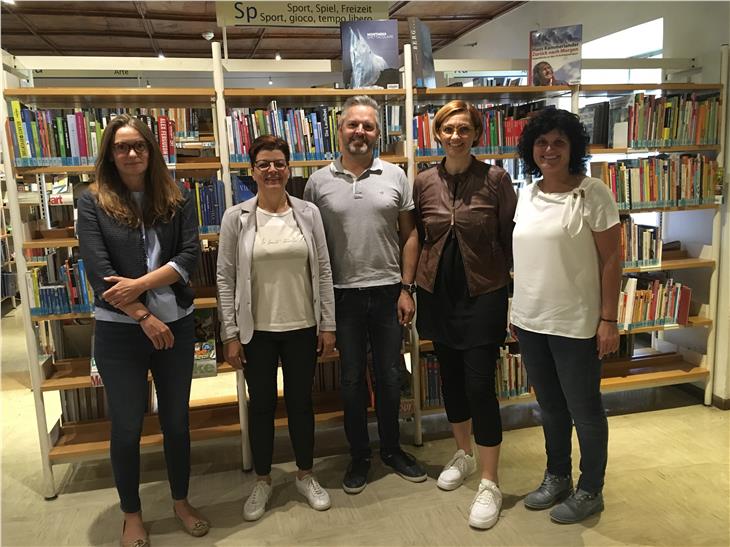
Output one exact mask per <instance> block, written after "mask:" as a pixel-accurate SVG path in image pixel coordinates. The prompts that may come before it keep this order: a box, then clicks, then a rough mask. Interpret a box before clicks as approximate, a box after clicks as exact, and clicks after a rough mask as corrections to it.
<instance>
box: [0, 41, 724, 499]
mask: <svg viewBox="0 0 730 547" xmlns="http://www.w3.org/2000/svg"><path fill="white" fill-rule="evenodd" d="M212 48H213V50H212V51H213V55H212V60H211V59H201V60H199V61H200V62H201V63H203V62H205V63H208V64H209V66H210V71H211V74H212V76H213V78H212V79H213V84H214V85H213V87H208V88H168V89H154V88H152V89H136V88H135V89H116V88H114V89H112V88H81V87H79V88H44V89H40V88H19V87H16V86H8V85H5V86H4V97H3V101H2V103H3V106H2V112H1V115H0V121H2V122H3V123H5V121H6V120H7V119H8V113H7V102H6V101H7V100H9V99H17V100H20V101H21V102H23V103H26V104H31V105H34V106H36V107H38V108H61V107H64V108H85V107H89V106H94V107H103V106H106V107H116V106H125V107H129V106H132V105H139V106H144V107H148V108H153V107H155V106H159V107H173V106H176V107H198V108H211V109H212V110H213V116H212V120H213V126H214V135H215V136H214V139H213V140H212V141H211V140H210V139H200V142H198V143H185V145H184V146H183V148H190V149H200V150H204V149H208V148H211V147H212V148H214V152H215V156H214V157H201V158H199V159H195V160H193V161H181V159H180V158H178V162H177V163H175V164H171V165H170V167H171V169H175V171H176V173H177V172H180V173H181V174H188V173H189V174H193V173H196V172H205V173H207V174H211V173H217V174H218V177H219V178H220V179H222V180H223V183H224V187H225V203H226V206H230V205H231V204H232V203H233V200H232V193H231V170H232V169H234V170H235V169H239V170H246V169H248V168H249V167H250V165H249V163H248V162H245V161H231V158H230V152H231V151H232V150H233V148H232V143H231V142H230V139H229V137H228V134H227V132H226V131H225V130H224V129H223V128H225V126H226V115H227V108H238V107H259V108H265V107H266V106H267V105H268V104H269V103H270V102H271V101H277V103H278V104H279V105H280V106H281V107H292V108H294V107H312V106H319V105H329V106H335V107H336V106H338V105H341V104H342V103H344V101H345V100H346V99H347V98H348V97H349V96H352V95H357V94H362V93H367V94H369V95H371V96H373V97H374V98H375V99H376V100H378V101H379V102H380V103H381V104H385V105H400V106H401V108H402V110H401V117H402V119H404V120H405V127H404V130H403V131H402V132H400V133H399V136H400V138H401V140H404V141H405V144H406V146H405V153H403V154H398V155H392V154H382V155H381V157H383V158H384V159H386V160H388V161H390V162H392V163H396V164H401V165H403V166H404V168H405V169H406V171H407V173H408V177H409V180H410V181H411V183H412V181H413V178H414V177H415V172H416V164H417V163H432V162H436V161H439V160H440V159H441V158H442V156H438V155H427V156H416V155H415V151H414V147H413V144H414V142H415V141H416V136H414V135H413V134H412V125H411V123H410V120H411V119H412V117H413V114H414V111H415V108H414V103H417V104H438V103H443V102H445V101H448V100H451V99H454V98H459V97H464V98H467V99H468V100H471V101H472V102H480V103H501V102H529V101H533V100H541V99H560V98H570V100H571V101H572V103H573V104H574V109H575V110H577V105H578V99H579V97H581V96H584V97H588V96H591V97H609V96H617V95H631V94H633V93H635V92H636V91H637V90H660V91H663V92H705V91H709V92H718V91H722V90H723V89H724V88H723V87H722V86H721V85H720V84H645V85H638V86H637V85H633V84H632V85H600V86H596V85H579V86H555V87H550V88H545V87H527V86H523V87H515V88H504V87H503V88H451V87H450V88H436V89H413V87H412V85H411V66H410V63H411V59H410V47H408V46H407V47H406V51H405V54H404V86H403V89H397V90H367V91H363V90H346V89H322V88H265V89H229V88H226V87H225V85H224V82H223V73H224V70H227V69H228V68H229V66H234V65H230V63H228V64H227V61H223V60H222V59H221V55H220V44H218V43H213V44H212ZM155 61H156V59H131V58H130V59H129V63H130V65H129V68H134V69H137V70H138V69H139V68H140V67H141V66H145V64H149V65H150V69H152V68H153V67H154V63H155ZM57 62H58V67H59V68H63V64H64V58H63V57H59V58H58V61H57ZM291 63H295V61H288V62H287V61H285V62H282V63H277V66H276V67H272V69H271V71H272V72H286V71H287V68H288V65H290V64H291ZM326 64H327V65H328V66H329V70H330V71H333V72H334V71H336V70H333V66H332V64H331V63H326ZM24 66H32V61H31V60H29V59H28V60H25V62H24ZM181 66H182V65H181ZM196 66H199V64H198V65H196ZM183 70H185V69H183ZM722 119H723V121H724V116H723V118H722ZM8 141H9V139H3V155H4V157H6V158H12V157H14V156H13V154H12V150H11V149H10V148H9V146H8V144H7V143H8ZM203 142H205V144H203ZM637 152H638V153H642V154H654V153H673V152H691V153H708V154H718V156H719V157H721V156H722V152H723V148H722V147H721V146H719V145H687V146H679V147H674V146H672V147H654V148H651V147H646V148H628V147H624V148H610V149H609V148H606V147H605V146H601V145H599V146H595V147H592V149H591V153H592V154H594V155H596V156H598V155H603V154H619V155H629V154H634V153H637ZM478 157H479V159H484V160H514V159H515V158H516V154H515V153H514V152H512V151H509V152H503V153H485V154H479V155H478ZM330 161H331V160H328V159H309V160H297V159H295V160H293V161H292V162H291V165H292V167H295V168H299V167H302V168H316V167H321V166H325V165H327V164H329V163H330ZM6 163H10V162H6ZM5 172H6V175H7V180H8V181H9V183H12V184H9V188H8V194H9V203H11V204H12V205H11V207H10V213H11V215H10V216H11V224H12V225H13V226H20V225H22V221H21V215H20V203H19V200H18V195H17V189H16V188H15V184H14V183H15V177H16V176H18V177H20V176H23V177H38V178H40V177H43V176H45V175H57V174H78V175H86V174H90V173H92V172H93V166H90V165H78V166H41V167H17V168H14V167H13V166H10V165H5ZM654 210H655V211H656V212H658V213H660V214H662V215H669V214H674V213H677V212H679V213H681V212H682V211H694V212H698V211H699V212H702V211H704V212H706V213H707V214H709V215H711V216H712V220H711V224H712V227H711V231H712V236H711V239H712V242H713V244H712V245H710V246H709V247H708V248H709V253H708V252H707V250H706V249H705V250H703V251H702V252H697V253H693V256H691V257H688V258H684V259H674V260H666V261H663V262H662V263H661V264H659V265H658V266H655V267H636V268H626V269H625V270H624V273H633V272H639V271H656V270H661V271H673V272H674V271H679V270H681V271H694V272H701V273H703V275H705V276H706V277H708V278H709V279H707V280H706V282H705V283H706V285H707V286H708V287H709V289H710V290H709V296H708V304H707V305H705V306H703V307H702V309H701V310H698V313H696V314H693V315H692V316H691V319H690V321H689V323H688V324H687V325H686V326H685V327H680V326H679V325H663V326H662V327H643V329H645V330H641V329H632V330H631V332H632V333H639V332H659V331H663V332H665V333H673V332H679V331H699V330H701V331H702V336H704V337H705V338H706V347H707V350H706V352H705V353H704V354H696V353H693V352H672V353H670V354H663V353H661V352H659V353H655V354H652V355H650V356H646V357H642V358H636V359H632V360H630V361H626V362H624V363H623V364H621V363H611V364H610V366H608V367H606V368H607V372H606V376H605V378H604V380H603V382H602V390H603V391H607V392H608V391H620V390H631V389H641V388H645V387H656V386H664V385H674V384H683V383H698V382H699V383H704V384H705V389H706V396H707V397H709V396H710V395H711V377H712V367H713V366H714V363H713V357H714V356H713V349H712V348H713V340H714V336H715V332H714V330H715V323H716V321H715V317H716V315H715V314H716V311H715V310H716V300H717V276H718V274H717V264H718V263H719V248H718V247H719V245H718V242H719V233H720V232H719V214H718V211H719V210H718V207H717V206H716V205H711V204H701V205H694V206H675V207H664V208H656V209H654ZM625 212H628V213H632V212H646V210H645V209H639V210H636V211H634V210H629V211H625ZM200 238H201V241H202V240H205V241H207V242H208V243H211V242H212V243H214V242H215V241H216V238H217V235H216V234H215V233H212V234H201V236H200ZM15 239H16V240H15V242H14V243H15V245H16V248H17V249H19V250H20V249H43V248H48V249H53V248H64V247H73V246H75V245H77V240H76V239H75V238H71V237H66V238H59V239H44V240H31V241H28V240H26V239H25V238H23V237H22V234H21V237H16V238H15ZM708 254H709V256H707V255H708ZM44 264H45V262H42V261H38V260H27V259H26V258H25V257H24V256H21V257H19V259H18V260H17V263H16V266H17V269H18V271H19V272H23V275H24V272H25V271H26V270H27V268H29V267H38V266H42V265H44ZM21 285H22V283H21ZM21 290H22V289H21ZM195 305H196V308H200V309H205V308H215V307H216V299H215V297H213V296H207V295H206V296H201V297H199V298H197V299H196V302H195ZM26 311H28V310H26ZM700 312H701V313H700ZM24 315H26V317H24V326H25V330H26V334H27V336H26V343H27V347H28V355H29V360H30V362H31V363H32V366H31V379H32V383H33V386H34V389H33V395H34V399H35V402H36V410H37V425H38V431H39V443H40V447H41V455H42V465H43V472H44V487H43V488H44V495H45V497H47V498H49V499H50V498H53V497H54V496H55V495H56V484H55V481H54V478H53V470H52V466H53V465H55V464H57V463H61V462H69V461H80V460H85V459H92V458H103V457H106V455H107V454H108V446H109V445H108V438H109V437H108V423H107V422H106V421H104V420H91V421H88V422H75V423H70V424H64V425H61V423H60V422H59V423H56V424H54V425H53V426H52V427H49V424H48V423H47V422H46V417H45V406H44V402H43V393H47V392H57V391H61V390H72V389H80V388H86V387H89V386H90V379H89V376H88V372H87V371H86V370H85V368H86V367H87V362H86V360H83V361H73V360H69V361H63V360H61V361H57V362H56V363H52V362H49V361H48V360H44V361H43V362H42V363H40V364H38V365H37V366H35V365H34V363H39V355H38V349H37V347H36V343H35V333H34V328H35V323H36V322H40V321H45V320H51V319H53V320H56V319H59V318H58V317H51V316H48V317H44V318H42V319H39V318H38V317H36V318H33V317H31V316H30V313H26V314H24ZM71 315H72V316H75V315H76V314H71ZM80 315H82V316H83V317H84V318H89V317H90V314H80ZM429 348H431V346H430V345H429V342H427V341H419V339H418V334H417V332H416V331H415V328H413V329H412V330H411V333H410V350H409V352H410V354H411V373H412V382H413V389H412V391H413V412H412V414H413V418H414V422H415V438H414V441H415V443H416V444H417V445H418V444H421V443H422V418H423V416H425V415H427V414H430V413H433V412H442V409H440V408H429V409H424V408H423V405H422V401H421V390H420V386H421V384H422V382H423V381H424V379H423V378H421V374H420V367H419V357H420V353H421V352H422V351H427V350H429ZM335 358H336V356H328V357H326V358H325V359H323V360H322V361H331V360H333V359H335ZM231 370H233V369H232V368H231V367H230V366H229V365H228V364H226V363H222V364H220V363H219V365H218V371H219V372H228V371H231ZM235 377H236V382H237V384H236V385H237V400H232V399H230V400H228V399H226V400H221V398H215V399H211V400H204V401H198V402H196V403H194V404H193V405H191V438H192V440H193V442H203V441H210V440H213V439H221V438H240V439H241V450H242V464H243V468H245V469H248V468H250V467H251V455H250V448H249V446H248V436H247V432H246V425H245V424H246V423H247V405H246V404H245V401H246V387H245V381H244V379H243V375H242V374H241V373H240V372H237V373H236V374H235ZM532 400H534V398H533V397H532V395H530V394H526V395H521V396H517V397H512V398H509V399H505V400H503V401H502V403H501V404H503V405H512V404H520V403H523V402H529V401H532ZM314 401H315V416H316V421H317V423H318V424H333V423H339V422H340V421H341V419H342V410H341V407H340V403H339V395H338V394H337V393H327V392H323V393H315V394H314ZM282 407H283V405H280V409H281V410H282V411H283V409H282ZM282 411H280V414H279V415H277V418H276V426H277V427H284V426H285V425H286V417H285V416H284V414H283V412H282ZM161 442H162V437H161V434H160V432H159V429H158V428H157V425H156V417H155V416H153V415H148V416H147V417H146V418H145V428H144V434H143V439H142V447H143V449H144V450H150V449H154V448H157V447H159V446H161Z"/></svg>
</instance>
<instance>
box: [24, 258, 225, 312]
mask: <svg viewBox="0 0 730 547" xmlns="http://www.w3.org/2000/svg"><path fill="white" fill-rule="evenodd" d="M44 264H45V263H44ZM193 306H195V309H196V310H199V309H207V308H215V307H217V306H218V303H217V300H216V298H215V297H214V296H213V297H204V298H195V299H194V300H193ZM93 317H94V312H80V313H61V314H51V315H32V316H31V321H33V322H35V323H38V322H40V321H61V320H63V319H92V318H93Z"/></svg>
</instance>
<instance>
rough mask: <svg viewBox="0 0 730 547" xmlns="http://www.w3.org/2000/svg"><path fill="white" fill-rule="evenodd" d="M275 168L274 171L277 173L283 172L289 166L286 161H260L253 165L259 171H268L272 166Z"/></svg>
mask: <svg viewBox="0 0 730 547" xmlns="http://www.w3.org/2000/svg"><path fill="white" fill-rule="evenodd" d="M272 165H273V166H274V169H276V170H277V171H283V170H284V169H286V168H287V167H289V164H288V163H286V161H285V160H271V161H267V160H259V161H257V162H256V163H254V164H253V166H254V167H255V168H256V169H258V170H259V171H268V169H269V167H270V166H272Z"/></svg>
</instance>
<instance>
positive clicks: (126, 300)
mask: <svg viewBox="0 0 730 547" xmlns="http://www.w3.org/2000/svg"><path fill="white" fill-rule="evenodd" d="M104 281H106V282H108V283H115V285H114V286H113V287H112V288H111V289H107V290H106V291H104V294H102V297H103V298H104V300H106V301H107V302H109V303H110V304H111V305H112V306H114V307H115V308H120V307H121V306H126V305H127V304H131V303H132V302H135V301H136V300H137V298H139V295H140V294H142V293H143V292H144V291H145V289H144V287H142V283H141V282H140V280H139V279H129V278H128V277H119V276H118V275H111V276H109V277H105V278H104Z"/></svg>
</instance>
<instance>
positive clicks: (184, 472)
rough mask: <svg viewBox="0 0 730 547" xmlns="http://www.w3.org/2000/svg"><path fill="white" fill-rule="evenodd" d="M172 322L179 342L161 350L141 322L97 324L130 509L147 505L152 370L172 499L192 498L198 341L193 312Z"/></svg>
mask: <svg viewBox="0 0 730 547" xmlns="http://www.w3.org/2000/svg"><path fill="white" fill-rule="evenodd" d="M167 326H168V327H170V330H171V331H172V334H173V336H174V337H175V344H174V345H173V347H172V348H170V349H165V350H156V349H155V348H154V346H153V345H152V342H151V341H150V339H149V338H147V335H146V334H145V333H144V331H143V330H142V327H140V326H139V325H133V324H128V323H114V322H111V321H97V322H96V331H95V334H94V338H95V340H94V358H95V360H96V366H97V367H98V368H99V374H100V375H101V379H102V381H103V382H104V389H105V391H106V396H107V399H108V401H109V417H110V418H111V422H112V432H111V443H110V444H111V446H110V453H111V461H112V470H113V471H114V482H115V483H116V486H117V492H118V493H119V499H120V502H121V508H122V511H124V512H125V513H136V512H137V511H139V510H140V508H141V504H140V499H139V441H140V437H141V435H142V424H143V420H144V414H145V407H146V405H147V400H148V398H149V383H148V382H147V371H148V370H151V371H152V377H153V378H154V380H155V389H156V390H157V405H158V418H159V420H160V428H161V429H162V436H163V446H164V450H165V462H166V463H167V478H168V480H169V482H170V491H171V494H172V499H174V500H182V499H185V498H187V497H188V482H189V479H190V426H189V415H188V403H189V401H190V382H191V381H192V378H193V347H194V344H195V325H194V322H193V315H192V314H190V315H188V316H186V317H183V318H182V319H178V320H177V321H174V322H172V323H168V324H167Z"/></svg>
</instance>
